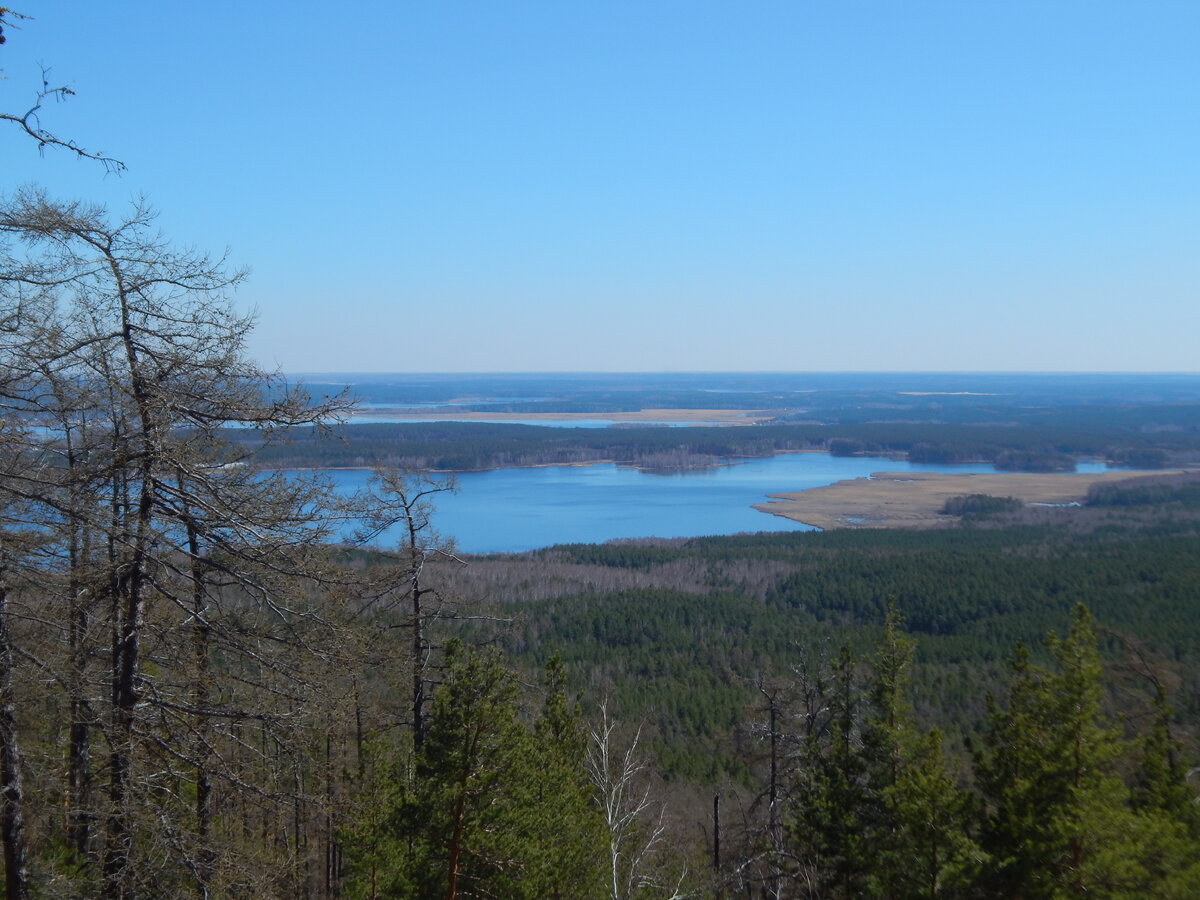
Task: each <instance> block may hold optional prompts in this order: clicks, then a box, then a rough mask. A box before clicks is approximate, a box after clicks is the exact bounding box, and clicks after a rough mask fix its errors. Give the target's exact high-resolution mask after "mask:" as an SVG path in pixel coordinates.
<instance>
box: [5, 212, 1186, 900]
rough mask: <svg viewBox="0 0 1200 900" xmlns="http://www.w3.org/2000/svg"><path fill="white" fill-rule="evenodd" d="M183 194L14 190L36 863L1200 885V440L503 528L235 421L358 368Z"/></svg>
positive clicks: (14, 311) (899, 893) (177, 874)
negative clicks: (645, 536) (338, 476)
mask: <svg viewBox="0 0 1200 900" xmlns="http://www.w3.org/2000/svg"><path fill="white" fill-rule="evenodd" d="M151 223H152V219H151V217H150V215H149V214H147V213H146V212H145V211H144V210H141V209H136V208H135V209H134V211H133V212H132V214H131V215H130V216H129V217H127V218H125V219H113V218H112V217H111V216H110V214H109V213H107V212H106V211H104V210H102V209H99V208H95V207H90V206H86V205H83V204H78V203H63V202H60V201H55V200H53V199H51V198H49V197H48V196H47V195H45V194H43V193H41V192H39V191H35V190H29V191H25V192H22V193H20V194H18V195H17V196H16V197H14V198H13V199H12V200H11V201H10V202H9V203H8V204H7V205H6V206H5V207H4V208H3V210H0V232H2V233H3V235H4V238H5V245H4V246H5V253H6V261H5V266H4V274H3V282H2V284H3V290H4V317H5V318H4V322H3V325H4V327H3V329H0V335H2V339H3V352H2V357H0V358H2V360H3V370H2V372H0V375H2V379H3V381H2V383H3V392H2V393H3V404H4V419H3V423H4V430H3V438H4V441H3V466H4V468H3V473H2V478H0V485H2V487H3V511H4V520H3V530H2V532H0V551H2V558H0V572H2V575H3V581H2V583H0V700H2V702H0V751H2V766H0V778H2V781H3V796H4V806H3V823H2V824H3V828H2V836H3V844H4V871H5V883H6V891H7V896H9V897H13V898H22V897H78V896H103V897H112V898H132V897H159V896H189V895H190V896H197V897H235V896H256V897H339V896H340V897H485V896H490V897H512V898H520V897H530V898H542V897H592V896H594V897H607V898H631V897H688V896H696V897H699V896H722V897H774V898H782V897H813V898H816V897H1031V898H1032V897H1084V896H1087V897H1145V896H1160V897H1190V896H1195V895H1196V892H1197V890H1198V889H1200V864H1197V862H1196V859H1197V854H1196V850H1197V841H1198V840H1200V818H1197V805H1196V803H1195V787H1194V785H1193V784H1192V783H1190V782H1189V780H1188V778H1189V775H1190V774H1191V772H1192V763H1193V761H1194V760H1195V751H1196V745H1195V742H1194V730H1193V723H1194V721H1195V715H1196V713H1197V710H1198V709H1200V682H1198V679H1197V677H1196V675H1197V672H1196V666H1195V660H1196V659H1197V651H1198V649H1200V626H1198V625H1197V622H1198V621H1200V617H1197V615H1196V607H1195V603H1196V599H1195V598H1196V585H1197V575H1198V573H1200V557H1198V556H1197V551H1196V547H1197V530H1198V521H1200V520H1198V515H1197V510H1198V505H1197V501H1196V491H1195V483H1194V482H1193V481H1190V480H1188V479H1181V478H1178V477H1165V478H1158V479H1151V480H1150V481H1148V482H1145V481H1143V482H1134V483H1131V484H1129V485H1128V486H1117V487H1112V486H1108V487H1105V488H1104V489H1103V490H1098V491H1097V492H1096V493H1095V494H1094V495H1093V497H1092V498H1091V500H1090V502H1089V504H1088V505H1087V506H1086V507H1083V508H1080V509H1043V510H1040V511H1038V510H1027V509H1023V508H1015V507H1014V505H1013V504H1011V503H1004V502H985V501H986V500H987V498H982V499H981V498H965V500H964V502H963V506H964V517H963V520H962V524H961V525H960V526H958V527H954V528H947V529H942V530H935V531H928V532H888V531H879V532H858V531H855V532H833V533H826V534H821V533H787V534H776V535H771V534H763V535H744V536H734V537H728V538H710V539H697V540H676V541H640V542H629V543H614V544H606V545H577V546H562V547H555V548H549V549H546V550H543V551H537V552H534V553H529V554H522V555H517V556H503V557H476V558H464V557H461V556H459V555H457V554H455V552H454V550H453V546H452V543H450V542H448V541H446V540H444V539H443V538H441V537H440V536H439V535H438V534H437V529H436V524H437V523H436V517H435V514H434V510H435V506H436V500H437V498H438V496H439V494H440V493H441V492H443V491H444V490H447V489H448V488H449V487H450V485H448V484H447V483H445V482H443V481H441V480H439V479H438V478H437V477H435V476H433V475H430V474H413V473H409V474H405V473H402V472H397V471H381V472H380V473H379V474H378V475H377V477H376V478H375V479H374V481H373V483H372V486H371V489H370V490H369V491H366V492H363V493H361V494H360V495H357V496H354V497H350V498H346V497H337V496H334V495H332V494H331V493H330V492H329V489H328V487H327V485H325V484H324V483H323V482H322V481H321V480H320V479H319V478H311V479H306V478H302V477H285V476H282V475H278V474H274V475H273V474H270V473H269V472H268V471H266V470H263V469H260V468H258V467H255V466H253V465H251V463H252V462H253V456H252V454H253V451H254V448H253V447H248V446H247V445H246V444H245V443H239V442H230V441H228V440H225V439H223V434H224V432H223V431H222V428H223V426H225V425H226V424H227V423H229V422H231V421H237V422H245V423H252V424H254V425H256V426H258V427H259V428H260V429H261V434H262V435H263V436H264V439H268V440H269V439H270V436H271V434H272V433H273V432H275V431H277V430H284V431H286V429H289V428H293V427H295V426H298V425H303V424H305V423H312V424H318V425H319V424H320V423H321V422H322V421H324V420H326V419H328V418H330V417H332V416H334V415H336V414H338V413H339V412H340V411H341V410H342V408H343V401H342V400H341V399H340V398H334V399H331V400H328V401H326V402H325V403H324V404H317V405H313V404H312V403H311V402H310V401H309V399H308V398H307V397H306V396H304V395H303V394H302V393H301V392H299V391H295V390H291V389H288V388H287V387H286V386H285V385H283V384H281V383H280V382H279V381H278V380H277V379H276V380H273V379H272V378H271V377H270V376H268V375H266V374H265V373H263V372H262V371H260V370H259V369H258V368H257V367H255V366H254V365H253V364H252V363H251V362H249V361H248V360H247V359H246V358H245V355H244V353H243V352H242V346H243V344H242V340H243V339H244V335H245V333H246V330H247V322H246V320H245V319H244V318H242V317H240V316H239V315H237V314H236V313H235V312H234V310H233V307H232V306H231V304H230V301H229V298H228V291H229V290H230V289H231V288H232V287H233V286H235V285H236V282H237V280H238V278H239V276H238V274H237V273H231V272H229V271H227V270H226V269H225V268H224V267H223V266H222V264H221V263H220V261H214V260H212V259H210V258H208V257H205V256H203V255H197V254H196V253H194V252H191V251H177V250H175V249H173V248H172V247H171V246H170V245H169V244H166V243H165V242H164V241H163V239H162V238H160V237H159V236H158V235H157V234H156V233H155V232H154V231H153V229H152V224H151ZM268 385H273V386H272V387H271V389H270V390H266V389H265V386H268ZM264 398H266V399H264ZM968 507H969V509H968ZM966 512H969V513H970V515H966V514H965V513H966ZM348 520H351V521H354V522H356V523H358V525H357V528H358V532H357V537H356V540H355V541H351V542H348V543H347V542H345V541H338V542H333V541H332V540H331V536H332V535H333V534H334V533H335V532H344V527H345V524H346V522H347V521H348ZM397 524H398V525H400V526H401V533H402V535H403V536H402V538H401V540H400V541H399V544H398V546H397V547H396V548H395V549H394V550H389V551H382V550H379V549H378V548H375V547H371V546H368V544H367V542H368V541H370V539H371V538H372V537H373V536H374V535H376V534H378V533H379V532H381V531H382V530H383V529H385V528H389V527H392V526H395V525H397Z"/></svg>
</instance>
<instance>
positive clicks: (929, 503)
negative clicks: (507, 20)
mask: <svg viewBox="0 0 1200 900" xmlns="http://www.w3.org/2000/svg"><path fill="white" fill-rule="evenodd" d="M1186 471H1194V470H1187V469H1156V470H1153V471H1139V470H1126V471H1120V472H1089V473H1084V472H1045V473H1043V472H983V473H973V474H967V473H954V474H948V473H934V472H875V473H873V474H872V475H871V476H870V477H869V478H852V479H847V480H845V481H838V482H835V483H833V484H830V485H825V486H824V487H815V488H809V489H808V490H804V491H791V492H783V493H777V494H768V496H769V497H772V498H776V499H772V500H771V501H769V502H767V503H756V504H754V508H755V509H757V510H760V511H761V512H765V513H770V514H771V515H775V516H783V517H784V518H786V519H793V520H794V521H797V522H803V523H805V524H806V525H815V526H816V527H818V528H822V529H830V528H931V527H935V526H937V525H943V524H947V523H949V522H953V521H956V519H955V517H954V516H944V515H941V514H940V513H939V510H940V509H941V508H942V506H943V505H944V504H945V502H946V501H947V500H948V499H949V498H951V497H961V496H964V495H966V494H989V495H991V496H993V497H1016V498H1017V499H1018V500H1021V501H1022V502H1024V503H1046V504H1069V503H1081V502H1082V501H1083V500H1084V499H1085V498H1086V497H1087V492H1088V489H1089V488H1090V487H1091V486H1092V485H1093V484H1100V483H1106V482H1113V481H1127V480H1129V479H1130V478H1138V477H1142V476H1147V475H1175V474H1179V473H1182V472H1186Z"/></svg>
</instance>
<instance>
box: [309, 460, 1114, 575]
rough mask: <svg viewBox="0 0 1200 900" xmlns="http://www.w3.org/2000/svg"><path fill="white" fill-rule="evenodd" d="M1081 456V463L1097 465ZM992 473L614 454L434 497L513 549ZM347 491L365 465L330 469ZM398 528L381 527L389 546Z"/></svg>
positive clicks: (769, 520) (496, 548) (702, 523)
mask: <svg viewBox="0 0 1200 900" xmlns="http://www.w3.org/2000/svg"><path fill="white" fill-rule="evenodd" d="M1104 469H1105V466H1104V465H1103V464H1101V463H1081V464H1080V465H1079V471H1081V472H1089V471H1091V472H1095V471H1103V470H1104ZM881 471H887V472H992V471H995V470H994V469H993V468H992V467H991V466H990V465H988V464H986V463H979V464H974V465H940V466H939V465H927V464H914V463H909V462H907V461H904V460H894V459H888V458H886V457H836V456H830V455H829V454H827V453H782V454H779V455H777V456H773V457H768V458H765V459H750V460H745V461H743V462H740V463H736V464H733V465H727V466H718V467H716V468H711V469H701V470H693V471H687V472H683V473H678V474H670V475H660V474H652V473H647V472H642V471H639V470H637V469H631V468H623V467H619V466H616V465H613V464H612V463H602V464H597V465H590V466H541V467H537V468H527V469H494V470H492V471H488V472H466V473H462V474H460V475H458V476H457V479H458V486H459V490H458V493H456V494H441V495H439V497H438V503H437V515H436V517H435V525H436V527H437V529H438V530H439V531H440V532H441V533H442V534H444V535H446V536H450V537H453V538H454V539H455V540H456V541H457V543H458V547H459V549H460V550H462V551H464V552H466V553H516V552H521V551H524V550H533V549H536V548H538V547H546V546H549V545H550V544H565V543H598V542H601V541H607V540H611V539H613V538H634V537H699V536H702V535H714V534H736V533H737V532H742V531H800V530H812V529H811V527H810V526H807V525H802V524H800V523H798V522H792V521H791V520H789V519H784V518H781V517H779V516H773V515H770V514H768V513H762V512H759V511H757V510H755V509H752V508H751V504H754V503H761V502H763V500H765V499H766V495H767V494H772V493H778V492H781V491H796V490H801V489H804V488H810V487H819V486H821V485H825V484H832V483H833V482H835V481H841V480H843V479H846V478H858V477H861V476H865V475H869V474H871V473H872V472H881ZM328 474H329V475H330V476H331V477H332V478H333V479H334V483H335V484H336V485H337V487H338V488H339V490H343V491H346V492H349V491H353V490H354V489H355V488H357V487H360V486H361V485H362V484H363V483H364V482H365V481H366V480H367V478H368V476H369V474H370V473H368V472H364V471H345V470H340V471H331V472H329V473H328ZM398 536H399V535H398V533H397V534H394V535H391V536H388V535H385V536H384V538H383V539H382V540H381V541H380V543H381V545H382V546H387V545H389V544H390V543H392V542H394V541H395V540H396V539H397V538H398Z"/></svg>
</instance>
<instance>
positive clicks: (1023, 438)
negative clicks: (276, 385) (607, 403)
mask: <svg viewBox="0 0 1200 900" xmlns="http://www.w3.org/2000/svg"><path fill="white" fill-rule="evenodd" d="M225 435H226V437H227V438H229V439H230V440H232V441H233V442H235V443H241V444H246V445H253V446H258V445H261V444H262V443H263V438H262V435H261V434H259V433H258V432H256V431H253V430H235V429H228V430H227V431H226V432H225ZM279 438H280V435H278V434H277V435H276V439H275V440H273V441H272V442H270V443H268V444H267V445H266V446H262V447H261V449H260V450H259V452H258V453H257V459H258V462H259V464H260V465H263V466H268V467H273V468H349V467H372V466H386V467H394V468H404V469H413V470H428V471H472V470H479V469H493V468H502V467H508V466H532V465H563V464H572V463H588V462H595V461H599V460H612V461H614V462H617V463H619V464H622V465H632V466H641V467H645V468H662V469H679V468H694V467H700V466H706V465H716V464H718V463H720V462H722V461H723V460H727V459H731V458H738V457H763V456H770V455H772V454H774V453H779V452H786V451H793V450H826V451H829V452H831V453H833V454H835V455H839V456H851V455H872V456H874V455H879V456H887V455H896V456H905V457H907V458H908V459H910V460H912V461H914V462H927V463H956V462H991V463H993V464H994V465H995V466H996V467H997V468H999V469H1008V470H1013V471H1063V470H1065V471H1070V470H1072V469H1073V468H1074V466H1075V460H1076V459H1077V458H1080V457H1092V458H1101V459H1107V460H1109V461H1111V462H1113V463H1115V464H1118V465H1128V466H1133V467H1138V468H1158V467H1164V466H1169V465H1175V464H1185V463H1188V462H1195V461H1200V433H1196V432H1194V431H1193V432H1188V431H1152V432H1140V431H1131V430H1127V429H1124V428H1120V427H1117V426H1108V427H1091V428H1084V427H1066V426H1055V425H1043V426H1037V427H1034V426H1008V425H1003V426H1001V425H991V426H985V425H961V424H953V425H948V424H932V425H931V424H913V423H903V422H899V423H896V422H890V423H866V424H856V425H824V424H803V425H757V426H744V427H709V426H694V427H687V428H663V427H640V428H639V427H631V428H550V427H543V426H536V425H517V424H496V423H482V422H422V423H396V424H390V423H389V424H372V425H345V426H342V427H340V428H337V429H334V430H333V431H332V432H324V433H323V432H320V431H317V430H314V429H312V428H297V429H292V430H290V431H288V432H285V433H283V434H282V439H279Z"/></svg>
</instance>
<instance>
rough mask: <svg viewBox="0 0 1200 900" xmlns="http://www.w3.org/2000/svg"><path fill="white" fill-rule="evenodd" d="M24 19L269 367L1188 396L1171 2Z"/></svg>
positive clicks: (232, 11) (1185, 38) (95, 191)
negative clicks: (1135, 389)
mask: <svg viewBox="0 0 1200 900" xmlns="http://www.w3.org/2000/svg"><path fill="white" fill-rule="evenodd" d="M13 2H14V3H15V2H16V0H13ZM17 5H18V8H19V9H20V11H21V12H23V13H26V14H28V15H29V16H31V17H32V18H31V19H30V20H29V21H26V22H24V23H22V24H21V28H20V29H19V30H16V29H12V28H10V29H9V31H8V36H9V41H8V43H7V44H5V45H4V46H3V47H0V66H2V67H3V69H4V76H5V80H4V81H2V82H0V109H4V110H6V111H13V110H17V109H18V108H22V104H23V103H25V101H26V100H27V98H28V97H29V96H30V94H31V93H32V91H33V90H34V89H35V88H36V86H37V84H38V83H39V80H40V69H39V67H38V66H39V63H42V64H45V65H48V66H50V67H51V68H52V72H51V80H52V81H53V82H56V83H57V82H65V83H69V84H70V85H71V86H73V87H74V89H75V90H76V91H77V96H76V97H74V98H72V99H71V100H70V102H68V103H66V104H62V105H55V106H53V107H51V108H49V109H47V111H46V115H45V119H44V121H45V123H46V124H47V125H49V126H51V127H53V128H54V129H55V130H57V131H59V132H61V133H63V134H65V135H68V136H70V137H73V138H75V139H76V140H78V141H79V142H81V143H83V144H85V145H87V146H89V147H93V148H99V149H102V150H104V151H107V152H109V153H111V154H113V155H115V156H118V157H120V158H121V159H123V160H124V161H125V162H126V163H127V164H128V167H129V168H128V171H127V172H126V173H125V174H124V175H123V176H121V177H114V176H107V177H106V176H105V175H104V174H103V172H102V171H101V170H100V169H99V168H98V167H96V166H91V165H86V164H81V163H79V162H77V161H75V160H73V159H69V158H67V157H66V156H63V155H62V154H56V153H53V152H47V153H46V154H45V155H44V156H43V157H39V155H38V153H37V151H36V148H35V147H33V146H32V144H31V143H30V142H28V141H22V140H20V138H19V136H18V135H17V133H16V131H15V129H10V130H9V131H7V132H5V131H0V172H2V173H3V175H0V189H3V190H5V191H7V190H10V189H11V188H13V187H15V186H17V185H19V184H22V183H26V182H37V183H41V184H44V185H45V186H47V188H48V189H50V191H51V192H53V193H55V194H58V195H62V196H68V197H73V196H79V197H83V198H87V199H93V200H102V201H104V202H107V203H108V204H110V206H111V207H112V208H113V209H114V210H120V209H121V208H122V207H123V206H124V205H125V204H126V203H127V202H128V199H129V198H130V197H131V196H133V195H135V194H145V195H146V196H147V197H148V198H149V200H150V201H151V203H152V204H153V205H155V206H156V207H157V208H159V209H160V210H161V213H162V216H161V220H160V221H161V224H162V227H163V230H164V232H165V233H167V234H168V235H170V236H171V237H172V238H173V239H175V240H176V241H178V242H179V243H181V244H185V245H195V246H198V247H204V248H211V249H213V250H215V251H220V250H222V249H224V248H225V247H229V248H230V249H231V255H232V258H233V259H234V260H236V261H237V262H239V263H244V264H246V265H248V266H249V267H250V269H251V272H252V275H251V278H250V280H249V281H248V282H247V284H246V286H245V287H244V288H243V289H242V290H241V291H240V292H239V294H238V302H239V303H241V304H243V305H245V306H247V307H253V308H256V309H257V310H258V313H259V326H258V328H257V330H256V332H255V334H254V335H253V337H252V338H251V341H250V347H251V351H252V353H253V354H254V355H255V356H256V357H257V358H258V359H259V360H260V362H262V363H264V364H265V365H267V366H269V367H274V366H280V367H282V368H284V369H285V370H289V371H335V370H336V371H493V372H502V371H556V370H559V371H561V370H569V371H591V370H597V371H621V370H633V371H671V370H685V371H702V370H726V371H728V370H797V371H815V370H835V371H837V370H908V369H916V370H922V371H931V370H995V371H1000V370H1039V371H1054V370H1067V371H1070V370H1093V371H1094V370H1113V371H1118V370H1132V371H1196V370H1198V369H1200V365H1198V364H1197V337H1198V336H1200V303H1198V300H1200V53H1197V52H1196V35H1197V34H1200V3H1196V2H1194V0H1188V2H1156V0H1148V2H1143V3H1133V2H1122V3H1115V2H1103V0H1090V2H1052V0H1041V2H1003V3H1001V2H984V0H981V2H962V0H947V2H938V3H934V2H919V0H905V2H903V3H897V2H885V0H877V2H855V0H839V2H833V0H828V2H821V3H817V2H801V0H793V2H788V3H781V2H780V3H771V2H753V0H749V2H744V3H731V2H725V3H716V2H705V0H692V2H688V3H675V2H670V3H667V2H651V0H640V2H626V0H606V2H582V0H581V2H540V3H537V2H520V0H509V2H504V3H497V2H465V0H464V2H441V3H434V2H426V3H412V2H394V3H384V2H359V0H346V2H342V3H339V4H337V5H330V4H318V3H309V2H288V3H283V2H273V0H264V2H249V0H244V2H240V3H233V2H223V0H217V2H210V3H205V4H193V3H164V2H162V0H157V2H149V0H127V2H121V3H65V2H48V0H23V2H22V3H21V4H17Z"/></svg>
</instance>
